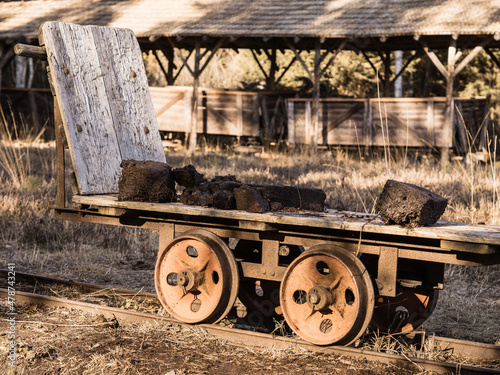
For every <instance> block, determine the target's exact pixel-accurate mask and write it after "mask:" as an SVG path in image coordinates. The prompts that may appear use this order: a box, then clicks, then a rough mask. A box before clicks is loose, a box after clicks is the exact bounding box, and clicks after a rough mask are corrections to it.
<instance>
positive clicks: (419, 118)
mask: <svg viewBox="0 0 500 375" xmlns="http://www.w3.org/2000/svg"><path fill="white" fill-rule="evenodd" d="M453 101H454V107H455V113H454V123H453V129H454V130H453V135H454V136H453V138H452V139H447V138H446V137H445V136H444V132H443V131H444V126H445V107H446V98H441V97H435V98H374V99H341V98H328V99H322V100H320V110H319V124H320V129H319V132H318V145H328V146H361V147H371V146H375V147H386V146H396V147H422V148H443V147H446V148H452V149H455V150H456V151H457V152H458V153H465V152H477V151H481V150H482V149H483V148H484V147H485V146H486V132H487V130H488V128H489V125H490V120H489V118H490V99H489V97H477V98H454V99H453ZM311 108H312V99H288V100H287V112H288V113H287V117H288V142H289V143H290V144H292V145H296V144H307V145H311V144H312V143H313V142H314V128H313V121H312V109H311Z"/></svg>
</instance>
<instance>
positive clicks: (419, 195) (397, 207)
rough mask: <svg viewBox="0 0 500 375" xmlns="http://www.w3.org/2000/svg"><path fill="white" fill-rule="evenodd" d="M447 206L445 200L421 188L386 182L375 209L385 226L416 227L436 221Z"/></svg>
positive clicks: (391, 181) (402, 183) (392, 181)
mask: <svg viewBox="0 0 500 375" xmlns="http://www.w3.org/2000/svg"><path fill="white" fill-rule="evenodd" d="M447 204H448V200H447V199H446V198H443V197H442V196H440V195H438V194H435V193H433V192H431V191H429V190H427V189H425V188H423V187H420V186H416V185H412V184H407V183H404V182H398V181H394V180H387V182H386V183H385V186H384V189H383V191H382V193H381V194H380V196H379V198H378V201H377V204H376V206H375V209H376V210H377V212H378V213H379V214H380V215H381V216H383V217H384V219H385V222H386V224H399V225H403V226H409V227H418V226H426V225H432V224H434V223H435V222H436V221H438V220H439V218H440V217H441V215H442V214H443V212H444V210H445V209H446V206H447Z"/></svg>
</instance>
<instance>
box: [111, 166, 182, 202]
mask: <svg viewBox="0 0 500 375" xmlns="http://www.w3.org/2000/svg"><path fill="white" fill-rule="evenodd" d="M120 166H121V167H122V175H121V177H120V179H119V180H118V200H119V201H141V202H154V203H162V202H173V201H175V199H176V195H175V181H174V178H173V176H172V171H171V169H170V167H169V166H168V165H167V164H165V163H161V162H157V161H137V160H124V161H122V163H121V164H120Z"/></svg>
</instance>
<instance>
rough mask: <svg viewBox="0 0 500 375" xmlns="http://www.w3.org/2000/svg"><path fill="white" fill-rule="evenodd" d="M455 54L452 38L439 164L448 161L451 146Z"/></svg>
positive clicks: (449, 51) (455, 47) (455, 46)
mask: <svg viewBox="0 0 500 375" xmlns="http://www.w3.org/2000/svg"><path fill="white" fill-rule="evenodd" d="M456 53H457V41H456V39H454V38H452V39H451V42H450V46H449V47H448V69H447V70H448V77H447V80H446V106H445V111H444V113H445V115H444V119H445V120H444V129H443V138H444V141H445V142H446V145H445V146H444V147H442V148H441V164H445V163H448V162H449V161H450V153H449V147H451V146H453V113H454V110H453V83H454V81H455V74H454V73H455V55H456Z"/></svg>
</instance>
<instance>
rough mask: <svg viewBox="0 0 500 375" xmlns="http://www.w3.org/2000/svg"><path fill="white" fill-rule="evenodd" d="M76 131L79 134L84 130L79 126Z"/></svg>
mask: <svg viewBox="0 0 500 375" xmlns="http://www.w3.org/2000/svg"><path fill="white" fill-rule="evenodd" d="M76 130H77V131H78V133H81V132H82V130H83V129H82V127H81V126H80V125H77V126H76Z"/></svg>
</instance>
